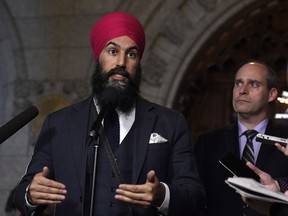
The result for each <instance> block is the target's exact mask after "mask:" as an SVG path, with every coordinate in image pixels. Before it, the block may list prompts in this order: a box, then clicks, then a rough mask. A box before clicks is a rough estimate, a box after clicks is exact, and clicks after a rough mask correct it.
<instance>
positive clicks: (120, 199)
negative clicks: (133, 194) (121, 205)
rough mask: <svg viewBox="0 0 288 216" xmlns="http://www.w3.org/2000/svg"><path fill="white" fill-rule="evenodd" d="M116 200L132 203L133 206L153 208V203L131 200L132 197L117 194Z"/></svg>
mask: <svg viewBox="0 0 288 216" xmlns="http://www.w3.org/2000/svg"><path fill="white" fill-rule="evenodd" d="M115 199H117V200H119V201H122V202H126V203H130V204H133V205H141V206H143V207H148V206H151V202H149V201H146V200H143V199H135V198H134V199H131V198H130V197H127V196H123V195H120V194H116V195H115Z"/></svg>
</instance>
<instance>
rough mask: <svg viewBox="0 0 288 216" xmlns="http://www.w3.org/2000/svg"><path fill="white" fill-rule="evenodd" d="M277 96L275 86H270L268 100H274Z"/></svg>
mask: <svg viewBox="0 0 288 216" xmlns="http://www.w3.org/2000/svg"><path fill="white" fill-rule="evenodd" d="M277 96H278V90H277V88H271V89H270V90H269V98H268V102H272V101H274V100H276V98H277Z"/></svg>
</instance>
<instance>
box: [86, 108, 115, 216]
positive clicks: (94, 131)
mask: <svg viewBox="0 0 288 216" xmlns="http://www.w3.org/2000/svg"><path fill="white" fill-rule="evenodd" d="M110 109H111V106H107V107H103V108H102V109H101V110H100V112H99V115H98V116H97V119H96V121H95V122H94V124H93V127H92V131H91V132H90V133H89V137H90V138H93V139H94V140H96V143H95V146H94V147H95V148H94V162H93V172H92V184H91V185H92V188H91V198H90V209H89V216H93V214H94V199H95V183H96V174H97V161H98V150H99V145H100V138H99V137H100V134H99V130H100V127H101V122H102V120H103V119H104V117H105V115H106V113H107V112H108V111H109V110H110ZM84 190H85V188H84Z"/></svg>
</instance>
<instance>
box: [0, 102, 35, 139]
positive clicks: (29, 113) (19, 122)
mask: <svg viewBox="0 0 288 216" xmlns="http://www.w3.org/2000/svg"><path fill="white" fill-rule="evenodd" d="M38 114H39V110H38V109H37V108H36V107H35V106H31V107H29V108H28V109H26V110H24V111H23V112H21V113H20V114H18V115H17V116H15V117H14V118H13V119H11V120H10V121H8V122H7V123H6V124H4V125H3V126H2V127H0V144H1V143H2V142H4V141H5V140H6V139H8V138H9V137H10V136H12V135H13V134H14V133H16V132H17V131H18V130H19V129H21V128H22V127H23V126H24V125H26V124H27V123H28V122H30V121H31V120H32V119H34V118H35V117H36V116H37V115H38Z"/></svg>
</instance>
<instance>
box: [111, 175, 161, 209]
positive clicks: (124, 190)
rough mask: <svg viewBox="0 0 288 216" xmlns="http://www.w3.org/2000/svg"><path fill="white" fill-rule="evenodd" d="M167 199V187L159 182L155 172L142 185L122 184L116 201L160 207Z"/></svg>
mask: <svg viewBox="0 0 288 216" xmlns="http://www.w3.org/2000/svg"><path fill="white" fill-rule="evenodd" d="M164 197H165V187H164V185H163V184H162V183H160V182H159V180H158V178H157V177H156V173H155V171H154V170H151V171H149V172H148V174H147V180H146V183H145V184H142V185H131V184H120V185H119V188H118V189H117V190H116V195H115V199H117V200H120V201H123V202H127V203H131V204H135V205H140V206H143V207H144V208H145V207H150V206H152V205H153V206H158V207H159V206H160V205H161V204H162V202H163V200H164Z"/></svg>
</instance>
